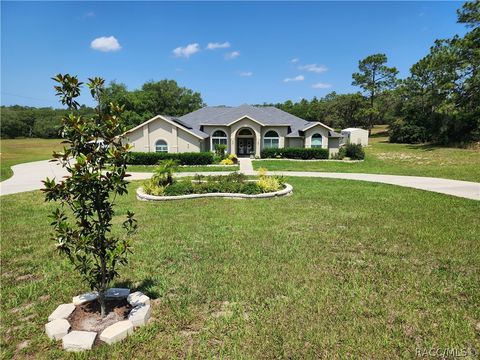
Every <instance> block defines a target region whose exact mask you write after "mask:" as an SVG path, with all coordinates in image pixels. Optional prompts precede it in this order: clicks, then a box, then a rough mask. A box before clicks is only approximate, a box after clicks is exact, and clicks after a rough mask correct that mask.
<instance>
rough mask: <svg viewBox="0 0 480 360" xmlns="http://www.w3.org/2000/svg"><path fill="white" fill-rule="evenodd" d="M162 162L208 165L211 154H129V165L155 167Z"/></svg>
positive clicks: (211, 159) (211, 161) (210, 161)
mask: <svg viewBox="0 0 480 360" xmlns="http://www.w3.org/2000/svg"><path fill="white" fill-rule="evenodd" d="M162 160H176V161H178V164H179V165H209V164H212V163H213V154H212V153H211V152H198V153H193V152H190V153H176V154H174V153H155V152H131V153H130V159H129V160H128V164H129V165H156V164H158V162H159V161H162Z"/></svg>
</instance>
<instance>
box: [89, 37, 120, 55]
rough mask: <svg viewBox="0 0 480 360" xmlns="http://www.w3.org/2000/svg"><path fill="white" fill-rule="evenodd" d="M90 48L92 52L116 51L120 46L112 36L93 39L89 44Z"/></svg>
mask: <svg viewBox="0 0 480 360" xmlns="http://www.w3.org/2000/svg"><path fill="white" fill-rule="evenodd" d="M90 47H91V48H92V49H93V50H98V51H103V52H107V51H118V50H120V49H121V48H122V47H121V46H120V44H119V42H118V40H117V39H116V38H115V37H114V36H108V37H107V36H102V37H99V38H96V39H94V40H93V41H92V42H91V43H90Z"/></svg>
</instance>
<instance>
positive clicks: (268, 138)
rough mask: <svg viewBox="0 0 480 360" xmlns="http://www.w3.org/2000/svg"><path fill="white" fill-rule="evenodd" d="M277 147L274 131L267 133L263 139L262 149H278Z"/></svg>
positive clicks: (277, 141)
mask: <svg viewBox="0 0 480 360" xmlns="http://www.w3.org/2000/svg"><path fill="white" fill-rule="evenodd" d="M278 146H279V137H278V133H277V132H276V131H273V130H270V131H267V133H266V134H265V136H264V137H263V148H264V149H272V148H273V149H278Z"/></svg>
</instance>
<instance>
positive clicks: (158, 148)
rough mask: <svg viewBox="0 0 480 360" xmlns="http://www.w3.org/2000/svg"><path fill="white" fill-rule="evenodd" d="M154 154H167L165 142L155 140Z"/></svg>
mask: <svg viewBox="0 0 480 360" xmlns="http://www.w3.org/2000/svg"><path fill="white" fill-rule="evenodd" d="M155 152H163V153H168V144H167V142H166V141H165V140H157V142H156V143H155Z"/></svg>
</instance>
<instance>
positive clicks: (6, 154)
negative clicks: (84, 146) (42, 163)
mask: <svg viewBox="0 0 480 360" xmlns="http://www.w3.org/2000/svg"><path fill="white" fill-rule="evenodd" d="M61 141H62V140H60V139H2V140H0V152H1V154H0V163H1V165H0V171H1V172H0V181H3V180H6V179H8V178H9V177H10V176H12V175H13V172H12V169H11V166H12V165H16V164H21V163H25V162H30V161H38V160H47V159H50V158H51V155H52V152H53V150H61V149H62V148H63V146H62V144H61V143H60V142H61Z"/></svg>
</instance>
